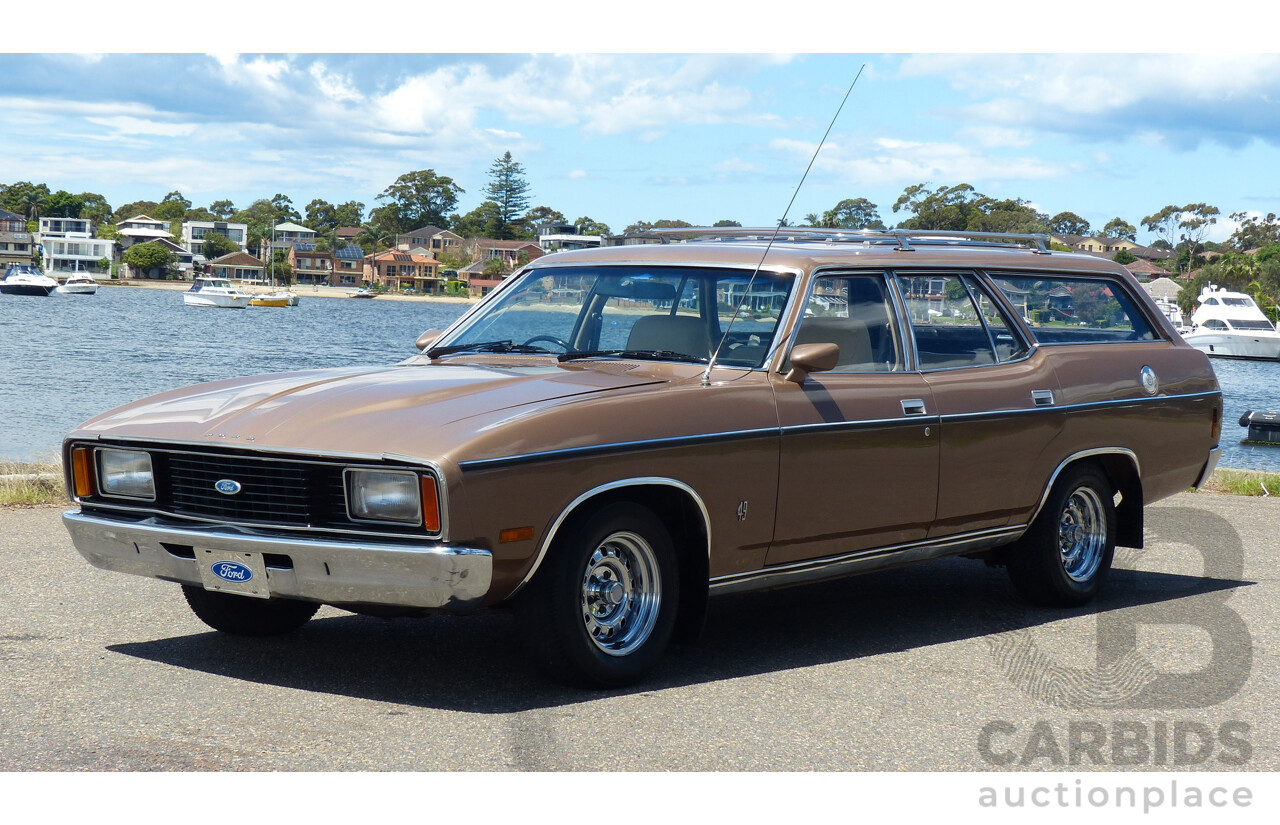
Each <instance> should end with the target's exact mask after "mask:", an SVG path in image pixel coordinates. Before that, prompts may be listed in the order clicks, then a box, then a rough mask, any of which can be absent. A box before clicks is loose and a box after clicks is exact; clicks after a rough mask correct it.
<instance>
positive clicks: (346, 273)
mask: <svg viewBox="0 0 1280 825" xmlns="http://www.w3.org/2000/svg"><path fill="white" fill-rule="evenodd" d="M363 280H364V250H363V249H361V248H360V247H358V246H356V245H355V244H353V243H351V244H346V245H343V246H339V247H338V249H337V251H336V252H334V253H333V276H332V278H331V279H330V281H329V282H330V283H331V284H333V285H334V286H360V284H361V282H362V281H363Z"/></svg>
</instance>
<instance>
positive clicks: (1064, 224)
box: [1049, 212, 1089, 235]
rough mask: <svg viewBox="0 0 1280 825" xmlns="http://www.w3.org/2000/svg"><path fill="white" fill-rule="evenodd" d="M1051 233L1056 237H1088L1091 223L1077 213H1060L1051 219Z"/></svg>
mask: <svg viewBox="0 0 1280 825" xmlns="http://www.w3.org/2000/svg"><path fill="white" fill-rule="evenodd" d="M1049 231H1050V232H1052V233H1053V234H1055V235H1088V234H1089V222H1088V221H1086V220H1085V219H1084V218H1082V217H1080V216H1079V215H1077V214H1076V213H1075V212H1059V213H1058V214H1056V215H1054V216H1053V217H1052V218H1050V219H1049Z"/></svg>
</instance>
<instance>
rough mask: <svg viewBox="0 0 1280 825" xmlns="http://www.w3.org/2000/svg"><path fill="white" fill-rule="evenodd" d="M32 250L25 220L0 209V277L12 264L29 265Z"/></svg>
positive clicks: (31, 239)
mask: <svg viewBox="0 0 1280 825" xmlns="http://www.w3.org/2000/svg"><path fill="white" fill-rule="evenodd" d="M34 249H35V247H34V246H33V238H32V237H31V233H30V232H28V231H27V220H26V218H24V217H22V216H21V215H17V214H14V213H13V212H9V211H8V210H5V209H0V277H3V273H4V271H5V270H7V269H8V268H9V267H10V266H11V265H12V264H29V263H31V253H32V251H34Z"/></svg>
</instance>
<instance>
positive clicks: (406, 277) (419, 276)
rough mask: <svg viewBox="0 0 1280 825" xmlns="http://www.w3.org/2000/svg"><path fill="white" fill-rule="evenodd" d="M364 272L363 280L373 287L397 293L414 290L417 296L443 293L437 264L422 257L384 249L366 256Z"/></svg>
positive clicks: (442, 283) (438, 263)
mask: <svg viewBox="0 0 1280 825" xmlns="http://www.w3.org/2000/svg"><path fill="white" fill-rule="evenodd" d="M364 270H365V280H366V281H368V282H369V284H370V285H372V286H384V287H386V288H387V289H389V290H392V291H396V292H403V291H404V290H406V289H413V290H415V291H416V292H418V293H420V294H439V293H440V292H443V291H444V282H443V280H442V279H441V277H440V262H439V261H437V260H436V259H435V258H429V257H427V256H425V255H413V254H411V253H408V252H401V251H400V250H398V249H387V250H384V251H382V252H379V253H378V254H376V255H367V256H365V259H364Z"/></svg>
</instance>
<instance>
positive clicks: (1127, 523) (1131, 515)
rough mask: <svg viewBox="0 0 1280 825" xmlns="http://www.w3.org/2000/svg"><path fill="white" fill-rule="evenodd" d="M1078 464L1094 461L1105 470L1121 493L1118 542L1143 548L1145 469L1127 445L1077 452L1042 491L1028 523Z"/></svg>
mask: <svg viewBox="0 0 1280 825" xmlns="http://www.w3.org/2000/svg"><path fill="white" fill-rule="evenodd" d="M1078 464H1091V465H1093V466H1095V467H1097V468H1098V469H1099V470H1101V471H1102V474H1103V475H1104V476H1106V478H1107V481H1108V482H1110V483H1111V489H1113V490H1115V491H1116V492H1118V493H1119V494H1120V503H1119V504H1118V505H1117V506H1116V544H1117V545H1120V546H1122V547H1135V548H1138V549H1141V548H1142V529H1143V514H1142V502H1143V498H1142V469H1141V465H1140V464H1139V462H1138V456H1137V454H1136V453H1134V452H1133V450H1130V449H1128V448H1127V447H1099V448H1097V449H1093V450H1084V451H1082V452H1078V453H1074V454H1072V455H1070V456H1068V457H1067V458H1065V459H1063V461H1062V462H1061V463H1060V464H1059V465H1058V467H1057V469H1055V470H1054V471H1053V475H1051V476H1050V477H1049V481H1048V483H1047V484H1045V486H1044V490H1043V492H1042V493H1041V494H1040V501H1039V503H1038V504H1037V505H1036V509H1035V512H1034V513H1032V514H1031V518H1030V519H1028V521H1027V523H1028V524H1031V523H1032V522H1034V521H1035V520H1036V518H1037V517H1039V515H1040V511H1041V510H1043V509H1044V505H1045V503H1046V502H1047V501H1048V500H1049V494H1050V493H1051V492H1052V491H1053V485H1055V484H1057V482H1058V478H1059V477H1060V476H1061V475H1062V474H1063V473H1064V472H1065V471H1066V470H1068V469H1069V468H1071V467H1074V466H1076V465H1078Z"/></svg>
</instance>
